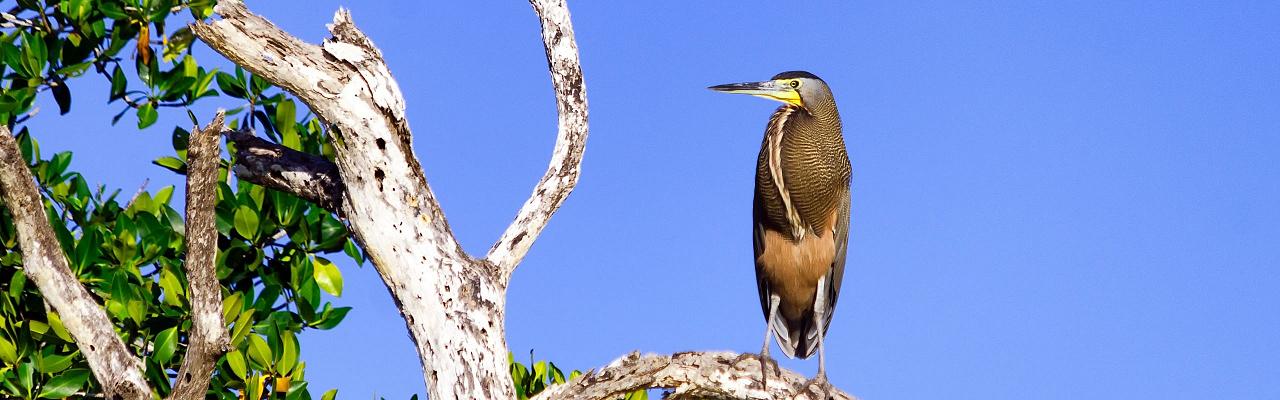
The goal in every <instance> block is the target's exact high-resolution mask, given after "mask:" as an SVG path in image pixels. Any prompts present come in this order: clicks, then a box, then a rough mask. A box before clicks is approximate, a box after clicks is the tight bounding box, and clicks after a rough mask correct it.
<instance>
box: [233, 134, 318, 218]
mask: <svg viewBox="0 0 1280 400" xmlns="http://www.w3.org/2000/svg"><path fill="white" fill-rule="evenodd" d="M226 135H227V141H228V142H231V143H233V144H235V152H236V165H235V167H233V168H234V169H233V171H234V172H235V174H236V177H237V178H240V179H244V180H246V181H249V182H253V183H255V184H258V185H262V186H264V187H268V188H271V189H275V190H279V191H282V192H285V193H291V194H293V195H296V196H298V197H301V198H303V199H305V200H307V201H310V202H312V203H315V204H316V205H319V206H320V207H323V208H324V209H326V210H329V211H333V212H337V211H338V209H339V207H340V206H341V204H342V177H341V176H339V174H338V166H337V165H334V164H333V163H332V162H330V161H329V160H326V159H324V157H320V156H317V155H313V154H309V153H303V152H301V151H297V150H294V149H290V148H288V147H284V146H281V145H279V144H275V143H271V142H268V141H266V140H263V139H261V138H258V137H257V136H254V135H253V133H252V132H249V131H227V133H226Z"/></svg>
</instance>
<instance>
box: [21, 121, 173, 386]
mask: <svg viewBox="0 0 1280 400" xmlns="http://www.w3.org/2000/svg"><path fill="white" fill-rule="evenodd" d="M0 195H2V196H3V198H4V204H5V206H6V207H8V208H9V212H10V213H12V214H13V222H14V225H16V227H17V230H18V246H19V248H21V249H22V266H23V272H25V273H26V274H27V276H28V277H30V278H31V280H32V281H34V282H35V283H36V287H38V288H39V289H40V294H41V295H43V296H44V298H45V300H46V301H48V302H49V304H51V305H53V309H54V310H55V311H57V312H58V314H59V315H61V317H62V322H63V324H65V325H66V327H67V331H68V332H70V333H71V336H72V337H73V338H74V339H75V341H76V346H78V347H79V348H80V353H81V354H83V355H84V357H85V359H87V360H88V361H89V368H90V369H91V370H93V375H94V377H95V378H97V379H98V383H99V384H101V385H102V390H103V392H105V393H104V394H105V395H106V398H110V399H116V398H119V399H129V400H135V399H136V400H143V399H150V398H151V388H150V387H149V386H148V385H147V381H146V379H145V378H143V376H142V361H141V360H139V359H138V358H137V357H134V356H133V354H132V353H130V352H129V349H128V348H127V347H125V345H124V342H122V341H120V337H119V336H116V332H115V330H114V329H113V327H114V326H115V325H114V324H112V323H111V319H110V318H108V317H107V313H106V311H103V309H102V307H101V306H99V305H98V302H97V301H95V300H94V299H93V297H90V296H89V290H88V289H85V287H84V285H81V284H80V280H79V279H77V278H76V276H75V274H73V273H72V272H71V268H70V267H69V266H68V265H67V257H66V255H64V254H63V253H62V246H60V245H59V244H58V238H57V237H56V236H54V233H53V228H52V227H51V226H50V225H49V219H48V217H47V216H46V214H45V207H44V203H43V202H42V201H41V199H40V193H39V191H38V190H37V188H36V182H35V178H34V177H33V176H32V175H31V170H29V169H28V167H27V163H26V162H25V161H24V160H23V159H22V152H21V150H19V149H18V143H17V141H15V140H14V138H13V135H12V134H11V133H10V132H9V128H7V127H5V126H4V125H0Z"/></svg>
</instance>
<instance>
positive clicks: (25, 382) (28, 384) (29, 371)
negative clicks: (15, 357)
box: [18, 362, 35, 391]
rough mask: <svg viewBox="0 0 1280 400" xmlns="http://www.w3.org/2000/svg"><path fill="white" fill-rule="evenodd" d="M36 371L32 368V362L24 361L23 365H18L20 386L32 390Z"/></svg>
mask: <svg viewBox="0 0 1280 400" xmlns="http://www.w3.org/2000/svg"><path fill="white" fill-rule="evenodd" d="M34 373H35V368H32V365H31V363H30V362H25V363H22V364H21V365H18V386H21V387H22V388H23V389H25V390H27V391H30V390H31V389H32V388H33V387H32V385H33V384H32V376H33V374H34Z"/></svg>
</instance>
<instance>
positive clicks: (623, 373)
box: [533, 352, 855, 400]
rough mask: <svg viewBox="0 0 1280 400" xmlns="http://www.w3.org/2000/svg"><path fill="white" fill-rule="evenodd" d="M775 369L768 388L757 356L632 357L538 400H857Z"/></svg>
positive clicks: (553, 389) (551, 389)
mask: <svg viewBox="0 0 1280 400" xmlns="http://www.w3.org/2000/svg"><path fill="white" fill-rule="evenodd" d="M769 369H770V371H769V382H768V385H761V384H760V379H761V376H762V375H761V372H760V363H759V359H758V358H756V357H748V358H742V357H739V356H738V354H735V353H728V352H705V353H702V352H691V353H676V354H673V355H670V356H668V355H656V354H649V355H645V356H641V355H640V353H631V354H628V355H626V356H623V357H622V358H619V359H617V360H614V361H613V362H612V363H610V364H609V365H607V366H605V367H604V368H601V369H600V370H599V371H590V372H587V373H586V374H583V375H582V376H579V377H578V378H576V379H574V380H573V381H570V382H567V383H565V384H563V385H557V386H552V387H549V388H547V389H546V390H544V391H543V392H542V393H538V395H537V396H534V397H533V400H553V399H613V398H618V397H620V396H622V395H625V394H626V393H628V392H631V391H634V390H637V389H657V388H662V389H671V390H672V391H673V392H672V393H671V394H670V395H669V397H667V398H668V399H708V398H710V399H796V400H800V399H823V398H831V399H836V400H853V399H855V398H854V397H853V396H850V395H849V394H847V393H844V392H842V391H840V390H837V389H831V391H830V392H824V390H823V388H822V387H821V385H819V384H817V383H812V382H809V381H808V380H806V378H805V377H804V376H801V375H800V374H797V373H795V372H791V371H787V370H782V372H781V373H780V374H779V373H777V372H775V371H773V368H772V367H771V368H769Z"/></svg>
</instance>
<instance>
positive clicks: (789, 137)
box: [711, 71, 851, 383]
mask: <svg viewBox="0 0 1280 400" xmlns="http://www.w3.org/2000/svg"><path fill="white" fill-rule="evenodd" d="M711 89H712V90H716V91H721V92H726V93H740V94H750V95H754V96H758V97H764V98H769V99H772V100H777V101H781V102H783V103H785V104H783V105H782V106H781V107H779V108H778V109H777V110H776V111H775V112H774V113H773V115H772V116H771V117H770V118H769V124H768V125H767V127H766V129H765V136H764V140H763V142H762V143H761V146H760V155H759V157H758V159H757V162H756V178H755V193H754V198H753V204H754V206H753V207H752V210H753V211H752V220H753V222H754V224H753V229H752V230H753V241H752V243H753V250H754V254H755V265H756V282H757V286H758V289H759V292H760V305H761V308H762V310H763V311H764V315H765V320H766V331H765V345H764V348H763V349H761V351H760V358H761V364H762V369H763V364H764V363H765V360H766V359H767V358H768V354H769V340H770V338H771V337H772V338H774V339H776V341H777V342H778V346H779V347H781V348H782V351H783V353H785V354H786V355H787V357H800V358H808V357H810V356H812V355H813V354H814V353H815V352H817V353H818V376H817V377H816V378H815V379H816V380H819V381H822V382H824V383H825V381H826V368H825V361H824V360H823V355H822V348H823V345H822V338H823V336H824V335H825V334H826V331H827V328H828V327H829V326H830V324H831V315H832V314H833V310H834V309H835V305H836V299H837V298H838V296H839V292H840V284H841V281H842V280H843V276H844V264H845V255H846V253H847V247H848V237H849V205H850V203H849V180H850V175H851V168H850V165H849V156H848V152H847V151H846V150H845V144H844V136H843V127H842V124H841V122H840V113H839V111H838V110H837V108H836V103H835V99H834V97H833V96H832V94H831V90H830V88H828V87H827V84H826V82H824V81H823V80H822V79H820V78H818V77H817V76H814V75H813V74H811V73H808V72H804V71H790V72H784V73H781V74H778V75H776V76H774V77H773V78H772V79H771V80H769V81H764V82H752V83H738V84H728V85H719V86H712V87H711Z"/></svg>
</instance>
